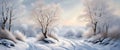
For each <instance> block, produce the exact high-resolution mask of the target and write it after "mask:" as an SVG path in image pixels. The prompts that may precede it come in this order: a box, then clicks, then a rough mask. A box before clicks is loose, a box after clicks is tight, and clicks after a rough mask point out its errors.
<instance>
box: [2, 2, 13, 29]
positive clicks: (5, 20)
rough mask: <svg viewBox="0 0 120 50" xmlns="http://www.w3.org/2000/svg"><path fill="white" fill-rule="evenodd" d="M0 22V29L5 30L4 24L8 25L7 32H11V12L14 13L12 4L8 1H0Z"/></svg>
mask: <svg viewBox="0 0 120 50" xmlns="http://www.w3.org/2000/svg"><path fill="white" fill-rule="evenodd" d="M0 4H1V6H0V9H1V11H0V13H1V16H0V20H1V28H2V29H5V28H6V24H8V30H9V31H10V30H11V25H12V20H13V16H14V14H13V11H14V4H13V2H10V1H8V0H1V2H0Z"/></svg>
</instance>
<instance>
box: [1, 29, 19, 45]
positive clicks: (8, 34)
mask: <svg viewBox="0 0 120 50" xmlns="http://www.w3.org/2000/svg"><path fill="white" fill-rule="evenodd" d="M0 39H8V40H11V41H13V42H15V43H16V42H17V41H16V39H15V37H14V35H13V34H12V33H11V32H9V31H8V30H6V29H5V30H2V29H0Z"/></svg>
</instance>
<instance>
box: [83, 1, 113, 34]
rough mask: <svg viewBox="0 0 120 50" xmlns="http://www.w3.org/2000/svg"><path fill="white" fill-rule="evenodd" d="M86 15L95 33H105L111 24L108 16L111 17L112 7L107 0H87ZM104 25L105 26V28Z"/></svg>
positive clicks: (85, 2)
mask: <svg viewBox="0 0 120 50" xmlns="http://www.w3.org/2000/svg"><path fill="white" fill-rule="evenodd" d="M84 4H85V10H86V16H87V17H88V19H89V20H90V25H91V26H92V29H93V33H94V35H96V34H98V33H104V32H106V31H107V30H108V29H106V27H109V24H108V23H107V22H108V21H107V18H109V17H110V15H111V13H110V11H111V10H110V9H109V5H108V3H107V1H106V0H85V1H84ZM103 27H104V28H103Z"/></svg>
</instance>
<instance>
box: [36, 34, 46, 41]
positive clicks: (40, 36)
mask: <svg viewBox="0 0 120 50" xmlns="http://www.w3.org/2000/svg"><path fill="white" fill-rule="evenodd" d="M44 38H45V37H44V35H43V34H42V33H40V34H37V35H36V41H41V40H43V39H44Z"/></svg>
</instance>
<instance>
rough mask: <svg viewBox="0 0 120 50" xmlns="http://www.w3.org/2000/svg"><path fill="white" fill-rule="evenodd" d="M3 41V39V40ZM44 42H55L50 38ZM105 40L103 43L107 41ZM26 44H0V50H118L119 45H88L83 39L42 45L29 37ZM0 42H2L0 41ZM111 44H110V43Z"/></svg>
mask: <svg viewBox="0 0 120 50" xmlns="http://www.w3.org/2000/svg"><path fill="white" fill-rule="evenodd" d="M3 40H4V39H3ZM46 40H49V41H50V42H51V41H55V40H53V39H51V38H48V39H46ZM107 40H108V39H106V40H105V41H107ZM6 41H7V43H8V44H9V43H13V42H11V41H9V40H6ZM26 41H27V42H22V41H17V44H15V46H14V47H10V48H9V47H6V46H4V45H1V44H0V49H2V50H119V49H120V48H119V47H120V44H119V42H120V41H119V40H117V41H116V42H115V43H114V44H112V45H111V44H109V45H99V44H93V43H88V42H86V41H85V40H84V39H67V38H63V37H61V38H59V42H56V41H55V43H42V42H40V41H37V42H36V41H35V38H33V37H30V38H28V39H27V40H26ZM0 42H2V41H0ZM111 43H112V42H111ZM13 44H14V43H13Z"/></svg>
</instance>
